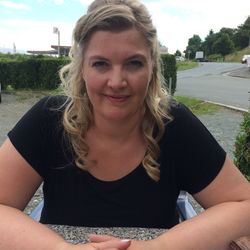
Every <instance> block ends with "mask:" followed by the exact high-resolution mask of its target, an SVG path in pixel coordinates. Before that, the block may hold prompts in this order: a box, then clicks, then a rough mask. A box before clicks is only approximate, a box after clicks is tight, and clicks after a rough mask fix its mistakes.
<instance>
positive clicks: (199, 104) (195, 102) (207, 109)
mask: <svg viewBox="0 0 250 250" xmlns="http://www.w3.org/2000/svg"><path fill="white" fill-rule="evenodd" d="M174 98H175V99H176V100H177V101H179V102H181V103H183V104H185V105H186V106H187V107H189V108H190V109H191V110H192V112H193V113H194V114H196V115H202V114H212V113H215V112H216V111H218V110H219V109H220V106H218V105H215V104H212V103H207V102H204V101H202V100H199V99H195V98H191V97H186V96H174Z"/></svg>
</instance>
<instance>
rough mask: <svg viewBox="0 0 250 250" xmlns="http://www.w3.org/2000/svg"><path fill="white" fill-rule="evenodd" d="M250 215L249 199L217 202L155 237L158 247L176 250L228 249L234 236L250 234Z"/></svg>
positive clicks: (235, 237)
mask: <svg viewBox="0 0 250 250" xmlns="http://www.w3.org/2000/svg"><path fill="white" fill-rule="evenodd" d="M249 215H250V201H242V202H227V203H223V204H220V205H217V206H214V207H212V208H209V209H207V210H206V211H204V212H203V213H201V214H199V215H197V216H196V217H194V218H192V219H190V220H187V221H184V222H183V223H181V224H179V225H177V226H175V227H173V228H172V229H170V230H168V231H167V232H166V233H164V234H163V235H161V236H160V237H158V238H157V239H156V240H154V241H155V242H154V243H155V247H157V249H175V250H184V249H185V250H191V249H199V250H211V249H215V250H217V249H220V250H224V249H229V244H230V242H231V241H232V240H235V239H237V238H239V237H241V236H246V235H250V216H249ZM132 249H133V248H131V250H132Z"/></svg>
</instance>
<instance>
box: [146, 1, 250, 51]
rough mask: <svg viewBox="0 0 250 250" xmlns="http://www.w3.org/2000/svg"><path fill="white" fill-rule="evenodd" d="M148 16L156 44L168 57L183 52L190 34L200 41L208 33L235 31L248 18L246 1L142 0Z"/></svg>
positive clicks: (249, 6) (248, 2) (249, 2)
mask: <svg viewBox="0 0 250 250" xmlns="http://www.w3.org/2000/svg"><path fill="white" fill-rule="evenodd" d="M142 1H143V2H144V3H145V5H146V6H147V7H148V9H149V11H150V13H151V14H152V18H153V22H154V24H155V26H156V28H157V30H158V34H159V40H160V41H161V42H162V43H163V44H164V45H166V46H167V47H168V48H169V51H170V52H171V53H174V52H175V51H176V50H177V49H179V50H181V51H183V50H184V49H185V48H186V46H187V43H188V39H189V38H191V37H192V36H193V35H194V34H197V35H199V36H200V37H201V39H202V40H204V39H205V37H206V36H207V35H208V33H209V30H210V29H213V31H214V32H218V31H219V30H220V29H221V28H222V27H228V28H237V26H238V25H240V24H242V23H244V21H245V20H246V19H247V17H248V15H250V12H249V10H250V1H249V0H241V1H240V4H239V2H235V1H226V0H221V1H218V0H210V1H200V0H188V1H185V0H158V1H152V0H151V1H147V0H142Z"/></svg>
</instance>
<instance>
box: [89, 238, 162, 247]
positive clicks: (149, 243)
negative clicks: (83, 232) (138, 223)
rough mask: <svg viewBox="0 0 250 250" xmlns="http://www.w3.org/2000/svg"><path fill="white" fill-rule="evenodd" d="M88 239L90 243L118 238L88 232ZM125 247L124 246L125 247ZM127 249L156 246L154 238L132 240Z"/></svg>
mask: <svg viewBox="0 0 250 250" xmlns="http://www.w3.org/2000/svg"><path fill="white" fill-rule="evenodd" d="M89 240H90V242H92V243H104V242H109V241H112V240H119V239H118V238H116V237H114V236H110V235H98V234H90V235H89ZM125 249H126V248H125ZM127 249H128V250H155V249H158V248H157V242H156V240H147V241H143V240H132V241H131V244H130V246H129V248H127Z"/></svg>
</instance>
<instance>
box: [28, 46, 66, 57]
mask: <svg viewBox="0 0 250 250" xmlns="http://www.w3.org/2000/svg"><path fill="white" fill-rule="evenodd" d="M51 48H52V50H27V53H29V54H33V55H58V45H51ZM70 48H71V46H63V45H60V46H59V50H60V56H68V55H69V51H70Z"/></svg>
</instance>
